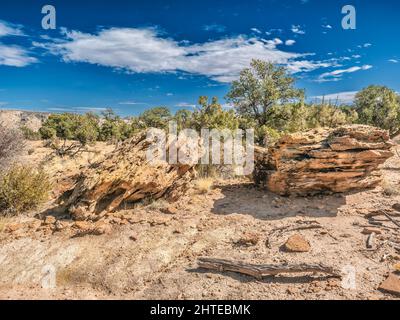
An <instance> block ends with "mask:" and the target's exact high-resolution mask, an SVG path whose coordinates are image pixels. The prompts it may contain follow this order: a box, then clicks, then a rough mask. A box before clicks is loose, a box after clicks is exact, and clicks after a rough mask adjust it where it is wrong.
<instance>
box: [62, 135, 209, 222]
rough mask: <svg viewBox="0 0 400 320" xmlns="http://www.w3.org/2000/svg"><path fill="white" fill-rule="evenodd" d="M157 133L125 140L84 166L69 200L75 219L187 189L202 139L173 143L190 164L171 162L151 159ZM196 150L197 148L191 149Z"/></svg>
mask: <svg viewBox="0 0 400 320" xmlns="http://www.w3.org/2000/svg"><path fill="white" fill-rule="evenodd" d="M158 139H159V138H157V137H148V136H147V135H146V133H145V132H143V133H140V134H138V135H136V136H134V137H133V138H131V139H128V140H127V141H125V142H124V143H123V144H122V145H121V146H120V147H119V148H118V149H116V150H115V151H114V152H112V153H111V154H110V155H109V156H108V157H107V158H106V159H105V160H103V161H102V162H99V163H97V164H95V165H92V166H90V167H89V168H88V169H87V170H85V171H84V172H83V173H82V175H81V176H80V178H79V179H78V182H77V184H76V186H75V188H74V190H73V192H72V195H71V196H70V197H69V199H68V201H67V203H66V204H67V206H68V207H69V211H70V213H71V214H72V216H73V217H74V219H75V220H87V219H93V220H96V218H98V217H99V216H101V215H102V214H104V213H106V212H112V211H115V210H117V209H119V208H121V207H123V206H124V205H129V204H132V203H134V202H137V201H140V200H143V199H145V198H151V199H158V198H161V197H164V198H167V200H176V199H178V198H179V196H181V195H182V194H183V193H184V191H186V190H187V189H188V184H189V182H190V180H191V179H192V178H193V177H194V169H193V167H194V165H195V164H196V163H197V161H198V159H199V158H200V157H201V156H202V153H201V148H200V143H199V142H200V141H197V140H196V142H195V144H197V145H196V147H197V149H196V148H192V149H191V148H189V147H188V146H190V145H191V144H192V143H194V142H193V141H191V140H190V139H189V138H187V139H186V140H185V139H184V138H183V139H179V140H178V142H174V141H171V142H170V144H169V145H167V148H166V149H167V150H166V151H167V154H168V153H169V152H168V151H169V147H170V146H171V145H172V143H174V146H176V149H177V150H178V152H179V154H180V155H181V154H185V156H186V159H190V160H191V161H185V163H186V162H188V164H169V163H168V162H167V161H161V160H160V161H158V160H157V161H155V162H152V161H149V159H148V157H147V154H148V151H149V149H150V148H151V147H152V146H153V147H154V146H155V145H156V146H157V145H158V143H159V141H158ZM192 150H196V151H192Z"/></svg>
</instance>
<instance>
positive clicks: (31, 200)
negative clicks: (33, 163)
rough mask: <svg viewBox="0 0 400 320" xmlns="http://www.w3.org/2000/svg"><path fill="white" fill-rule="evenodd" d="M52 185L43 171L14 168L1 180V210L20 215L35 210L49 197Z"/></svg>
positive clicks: (21, 167)
mask: <svg viewBox="0 0 400 320" xmlns="http://www.w3.org/2000/svg"><path fill="white" fill-rule="evenodd" d="M50 190H51V183H50V181H49V177H48V175H47V174H46V173H45V172H44V171H43V170H42V169H34V168H32V167H29V166H21V165H18V166H13V167H11V169H10V170H9V171H7V172H6V173H5V174H4V175H3V176H2V178H1V180H0V209H1V210H2V212H6V213H8V214H19V213H22V212H24V211H27V210H31V209H35V208H37V207H38V206H39V205H40V204H42V203H44V202H45V201H46V200H47V199H48V196H49V192H50Z"/></svg>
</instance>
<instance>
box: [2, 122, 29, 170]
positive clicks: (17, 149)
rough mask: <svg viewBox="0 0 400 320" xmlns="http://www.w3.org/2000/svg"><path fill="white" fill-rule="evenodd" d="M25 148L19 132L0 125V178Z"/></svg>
mask: <svg viewBox="0 0 400 320" xmlns="http://www.w3.org/2000/svg"><path fill="white" fill-rule="evenodd" d="M24 147H25V143H24V139H23V136H22V134H21V132H20V131H19V130H14V129H8V128H6V127H5V126H3V125H2V124H1V123H0V176H1V173H2V171H3V170H5V169H6V168H7V166H8V165H9V164H10V163H11V162H12V161H13V160H14V159H15V158H16V157H17V156H18V155H19V154H21V152H22V150H23V149H24Z"/></svg>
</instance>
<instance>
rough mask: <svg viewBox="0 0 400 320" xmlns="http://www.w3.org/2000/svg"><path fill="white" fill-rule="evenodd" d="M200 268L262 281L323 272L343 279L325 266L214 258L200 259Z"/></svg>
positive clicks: (332, 269) (336, 272)
mask: <svg viewBox="0 0 400 320" xmlns="http://www.w3.org/2000/svg"><path fill="white" fill-rule="evenodd" d="M197 262H198V266H199V268H204V269H209V270H216V271H220V272H223V271H231V272H237V273H241V274H245V275H248V276H252V277H254V278H256V279H259V280H261V279H262V278H263V277H265V276H271V275H278V274H281V273H309V272H321V273H325V274H329V275H331V276H333V277H339V278H340V277H341V275H340V273H339V272H338V271H336V270H334V268H332V267H328V266H325V265H323V264H305V263H302V264H293V265H288V264H281V265H270V264H266V265H255V264H248V263H243V262H238V261H229V260H224V259H214V258H204V257H202V258H199V259H198V261H197Z"/></svg>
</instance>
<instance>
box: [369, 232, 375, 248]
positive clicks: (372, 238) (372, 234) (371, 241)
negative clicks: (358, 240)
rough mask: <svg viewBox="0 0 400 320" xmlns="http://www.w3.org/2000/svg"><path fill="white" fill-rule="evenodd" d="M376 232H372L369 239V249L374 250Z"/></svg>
mask: <svg viewBox="0 0 400 320" xmlns="http://www.w3.org/2000/svg"><path fill="white" fill-rule="evenodd" d="M374 241H375V232H372V233H371V234H370V235H369V236H368V238H367V248H368V249H372V248H373V247H374Z"/></svg>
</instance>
